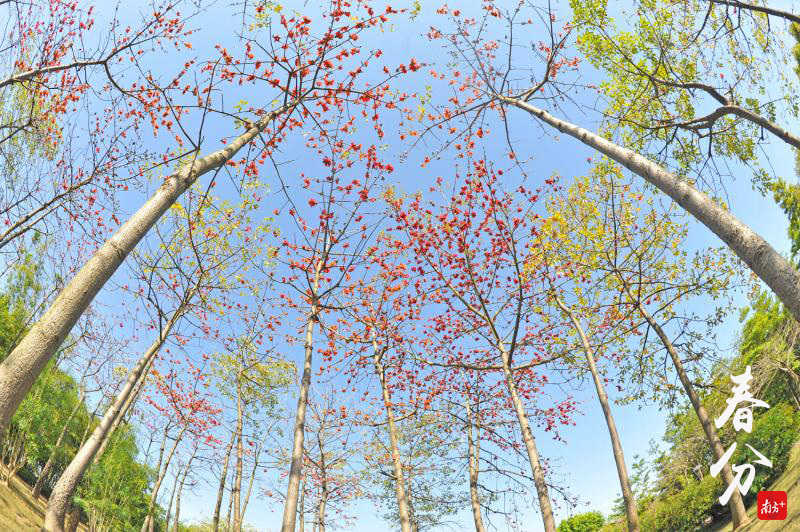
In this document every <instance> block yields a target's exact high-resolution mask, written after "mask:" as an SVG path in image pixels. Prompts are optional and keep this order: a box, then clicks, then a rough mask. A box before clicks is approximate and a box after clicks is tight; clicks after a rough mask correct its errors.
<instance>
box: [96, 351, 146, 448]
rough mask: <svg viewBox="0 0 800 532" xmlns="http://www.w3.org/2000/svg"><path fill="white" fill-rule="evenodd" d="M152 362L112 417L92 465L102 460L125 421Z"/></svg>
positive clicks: (142, 386)
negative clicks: (112, 419) (113, 437)
mask: <svg viewBox="0 0 800 532" xmlns="http://www.w3.org/2000/svg"><path fill="white" fill-rule="evenodd" d="M153 360H155V357H152V358H151V359H150V362H149V363H148V364H147V366H146V367H145V368H144V370H143V371H142V372H141V373H140V374H139V378H138V380H137V381H136V384H135V385H134V387H133V390H132V391H131V392H130V393H129V394H128V398H127V399H126V400H125V403H124V404H123V405H122V408H120V410H119V413H118V414H117V415H116V416H115V417H114V421H113V422H112V423H111V428H109V429H108V434H107V435H106V437H105V438H103V443H101V444H100V448H99V449H97V452H96V453H95V455H94V458H92V464H97V463H99V462H100V460H101V459H102V458H103V455H104V454H105V452H106V449H107V448H108V445H109V443H110V442H111V439H112V438H111V437H112V436H113V435H114V434H115V433H116V432H117V429H118V428H119V426H120V424H121V423H122V422H123V421H124V420H125V416H127V415H128V412H129V411H130V409H131V408H132V407H133V405H134V403H136V400H137V399H138V398H139V393H141V391H142V388H144V385H145V383H146V382H147V375H148V374H149V373H150V368H151V367H152V366H153Z"/></svg>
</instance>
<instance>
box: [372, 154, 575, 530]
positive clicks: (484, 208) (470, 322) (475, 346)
mask: <svg viewBox="0 0 800 532" xmlns="http://www.w3.org/2000/svg"><path fill="white" fill-rule="evenodd" d="M468 164H469V167H468V168H467V169H466V170H465V173H464V175H463V176H462V175H459V174H456V176H455V182H454V184H453V185H452V192H450V194H449V195H445V200H444V201H443V202H442V203H440V204H436V203H434V202H425V201H424V200H423V198H422V197H421V195H416V196H410V197H402V196H396V197H395V196H393V195H392V194H390V195H389V197H388V198H387V199H388V201H389V203H390V205H391V207H392V219H393V221H394V222H395V223H396V226H395V227H394V228H393V231H397V232H398V233H400V234H401V235H402V237H396V238H398V240H401V241H402V242H404V245H405V246H406V249H407V251H408V254H409V255H410V257H411V260H412V261H413V262H412V266H411V268H410V270H411V274H412V275H413V276H414V283H413V290H414V296H415V299H416V300H415V301H414V303H415V304H417V305H425V306H426V307H427V309H426V311H425V312H426V313H428V315H429V316H430V317H429V318H428V323H427V324H426V329H425V334H424V335H423V338H421V339H420V343H421V345H420V348H419V351H420V352H424V353H425V356H426V357H429V358H430V359H432V360H430V361H429V362H428V363H434V364H436V363H438V364H440V365H441V366H444V367H450V368H461V369H462V370H471V371H493V372H500V374H501V375H502V378H501V380H500V382H499V383H497V384H501V385H502V387H503V388H504V391H505V394H507V395H506V397H507V398H508V400H509V404H510V407H511V408H512V409H513V411H514V413H515V414H516V419H517V423H518V425H519V430H520V433H521V436H522V439H523V442H524V448H525V450H526V453H527V458H528V462H529V465H530V469H531V474H532V476H533V479H534V484H535V487H536V492H537V496H538V501H539V507H540V510H541V512H542V520H543V522H544V526H545V529H546V530H548V531H552V530H555V519H554V516H553V510H552V503H551V498H550V494H549V492H548V487H547V481H546V477H545V470H544V467H543V465H542V460H541V457H540V456H539V452H538V450H537V447H536V440H535V437H534V434H533V429H532V427H531V420H530V414H529V413H528V411H529V409H530V408H531V406H533V405H536V398H537V396H538V395H539V394H540V393H541V387H542V386H543V385H544V383H545V382H546V381H547V376H546V375H544V374H541V373H539V372H537V369H536V367H537V366H541V365H543V364H545V363H547V362H551V361H552V360H553V359H552V358H549V357H548V355H550V353H548V349H549V346H548V335H549V334H550V332H551V331H550V326H549V325H548V324H546V323H544V322H542V321H540V320H539V319H538V318H539V316H540V315H541V313H540V311H538V310H537V307H538V306H539V305H540V304H541V301H540V298H541V294H537V293H536V286H537V285H536V282H535V281H536V280H535V279H534V278H533V277H532V276H527V275H525V273H524V268H525V261H526V259H527V256H528V249H529V248H530V246H531V244H532V243H533V242H534V241H535V239H536V238H537V229H536V226H535V224H534V221H535V213H534V211H533V209H534V207H535V205H536V202H537V200H538V199H539V196H540V194H541V193H542V192H541V191H540V190H529V189H527V188H525V187H524V186H519V187H517V188H515V189H514V190H508V191H505V190H503V189H502V188H501V186H500V182H499V179H500V178H499V176H500V175H502V173H503V171H502V170H497V171H495V170H494V169H493V168H492V167H491V165H490V164H489V163H488V162H486V161H483V160H468ZM441 183H442V180H441V179H440V180H439V184H440V190H441ZM550 184H552V182H551V181H548V185H550ZM555 358H558V357H555ZM455 377H456V372H455V371H451V372H449V374H445V375H443V376H442V378H443V381H442V384H441V386H443V387H446V388H451V389H452V388H454V387H453V386H450V385H449V384H448V383H449V382H450V381H451V380H452V379H454V378H455ZM570 405H571V402H570V401H569V400H567V401H565V402H563V403H562V404H561V405H559V407H558V409H557V410H558V411H559V412H560V416H558V417H561V419H562V420H563V419H564V418H568V417H569V414H568V412H569V410H570ZM533 407H534V408H537V406H533ZM544 410H545V409H543V408H539V410H538V411H539V412H543V411H544ZM544 422H546V423H548V424H549V425H550V426H554V425H556V424H557V423H558V422H559V419H558V418H557V416H556V415H553V416H552V417H551V418H550V419H545V420H544Z"/></svg>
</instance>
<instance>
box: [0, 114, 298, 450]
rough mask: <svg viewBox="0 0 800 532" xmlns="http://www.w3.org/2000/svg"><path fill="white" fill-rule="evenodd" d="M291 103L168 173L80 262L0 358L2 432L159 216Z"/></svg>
mask: <svg viewBox="0 0 800 532" xmlns="http://www.w3.org/2000/svg"><path fill="white" fill-rule="evenodd" d="M295 105H297V102H294V101H293V102H290V103H287V104H284V105H283V106H281V107H280V108H278V109H276V110H275V111H272V112H271V113H268V114H266V115H264V117H262V118H261V119H260V120H259V121H258V122H256V124H255V125H254V126H253V127H251V128H250V129H248V130H247V131H246V132H245V133H243V134H242V135H240V136H239V137H237V138H236V139H234V140H233V141H231V143H230V144H228V145H227V146H225V147H224V148H222V149H220V150H217V151H215V152H212V153H210V154H208V155H206V156H205V157H200V158H198V159H195V160H194V161H192V163H191V164H187V165H185V166H184V167H183V168H182V169H180V170H179V171H177V172H175V173H174V174H172V175H171V176H169V177H167V178H166V179H165V180H164V183H163V184H162V185H161V186H160V187H158V190H156V192H155V193H154V194H153V195H152V196H151V197H150V199H148V200H147V201H146V202H145V204H144V205H142V206H141V207H140V208H139V210H137V211H136V212H135V213H134V214H133V216H131V218H130V219H129V220H128V221H127V222H125V224H123V225H122V226H121V227H120V228H119V229H118V230H117V232H116V233H114V235H113V236H112V237H111V238H109V239H108V240H106V242H105V243H104V244H103V245H102V246H101V247H100V249H98V250H97V251H96V252H95V253H94V255H92V257H91V258H90V259H89V260H88V261H87V262H86V263H85V264H84V265H83V267H82V268H81V269H80V270H79V271H78V273H77V274H75V276H74V277H73V278H72V280H71V281H70V282H69V283H68V284H67V286H66V287H64V289H63V290H62V291H61V293H60V294H59V295H58V297H57V298H56V300H55V301H54V302H53V304H52V305H51V306H50V308H49V309H48V310H47V311H46V312H45V313H44V315H43V316H42V317H41V318H40V319H39V321H37V322H36V323H35V324H34V325H33V327H31V329H30V331H28V333H27V334H26V335H25V337H24V338H22V340H21V341H20V343H19V344H17V346H16V347H15V348H14V350H13V351H12V352H11V353H10V354H9V355H8V357H6V359H5V360H3V362H2V363H0V436H1V435H2V434H3V432H5V429H6V427H7V426H8V423H9V422H10V421H11V417H12V416H13V415H14V412H16V411H17V408H19V405H20V403H21V402H22V400H23V398H24V397H25V395H26V394H27V393H28V391H29V390H30V389H31V386H33V383H34V381H35V380H36V378H37V377H38V376H39V374H40V373H41V372H42V370H43V369H44V367H45V365H46V364H47V362H48V361H49V360H50V359H51V358H52V357H53V355H55V353H56V351H57V350H58V348H59V346H60V345H61V343H62V342H63V341H64V339H65V338H66V337H67V334H69V331H70V330H71V329H72V327H73V326H74V325H75V323H76V322H77V321H78V318H80V317H81V315H82V314H83V313H84V312H85V311H86V309H87V308H88V307H89V304H91V302H92V300H93V299H94V297H95V296H96V295H97V293H98V292H99V291H100V289H101V288H103V285H105V283H106V281H108V279H110V278H111V276H112V275H113V274H114V272H115V271H117V268H118V267H119V266H120V264H122V262H123V261H124V260H125V258H127V256H128V255H129V254H130V252H131V251H133V249H134V248H135V247H136V245H137V244H138V243H139V241H140V240H141V239H142V238H144V236H145V235H146V234H147V233H148V232H149V231H150V229H151V228H152V227H153V225H155V223H156V222H157V221H158V220H159V219H160V218H161V216H162V215H163V214H164V213H165V212H167V210H168V209H169V208H170V206H171V205H172V204H173V203H175V201H176V200H177V199H178V198H179V197H180V196H181V195H182V194H183V193H184V192H185V191H186V190H187V189H188V188H189V187H190V186H191V185H192V183H194V182H195V181H197V179H198V178H199V177H200V176H202V175H204V174H206V173H208V172H211V171H213V170H216V169H217V168H220V167H221V166H223V165H224V164H225V163H226V162H227V161H229V160H230V159H231V158H232V157H233V156H234V155H236V153H237V152H238V151H239V150H240V149H242V148H243V147H244V146H246V145H248V144H249V143H250V142H251V141H253V140H254V139H256V138H257V136H258V135H259V134H260V133H261V132H262V131H263V130H264V129H265V128H266V127H267V125H268V124H269V123H270V122H271V121H272V120H274V119H275V118H277V117H278V116H280V115H281V114H283V113H285V112H287V111H290V110H291V109H293V108H294V106H295Z"/></svg>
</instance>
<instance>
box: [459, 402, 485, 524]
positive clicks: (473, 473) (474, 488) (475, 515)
mask: <svg viewBox="0 0 800 532" xmlns="http://www.w3.org/2000/svg"><path fill="white" fill-rule="evenodd" d="M464 406H465V407H466V409H467V453H468V455H469V502H470V505H471V506H472V520H473V521H474V522H475V532H486V528H485V527H484V526H483V517H481V503H480V499H479V498H478V472H479V470H480V466H481V462H480V441H478V442H476V441H475V440H474V439H473V438H472V407H471V406H470V404H469V396H467V397H465V398H464ZM478 437H479V438H480V435H479V436H478Z"/></svg>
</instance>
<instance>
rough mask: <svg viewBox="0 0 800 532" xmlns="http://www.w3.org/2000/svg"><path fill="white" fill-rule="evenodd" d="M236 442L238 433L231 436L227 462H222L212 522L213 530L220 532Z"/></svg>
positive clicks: (226, 454)
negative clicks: (223, 505) (226, 484)
mask: <svg viewBox="0 0 800 532" xmlns="http://www.w3.org/2000/svg"><path fill="white" fill-rule="evenodd" d="M235 441H236V433H235V432H234V433H233V435H232V436H231V441H230V443H229V444H228V448H227V449H225V461H224V462H222V472H221V473H220V476H219V488H218V489H217V503H216V505H215V506H214V518H213V519H212V521H211V530H212V531H213V532H219V512H220V510H221V509H222V499H223V498H224V497H225V482H226V480H227V479H228V463H230V460H231V453H232V452H233V444H234V442H235Z"/></svg>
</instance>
